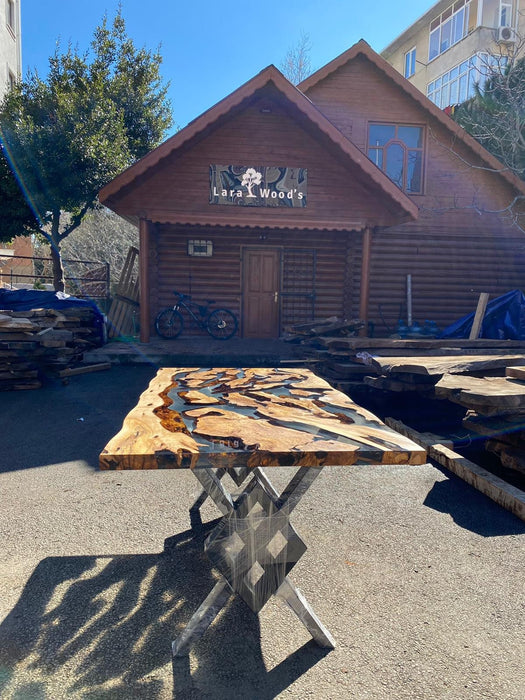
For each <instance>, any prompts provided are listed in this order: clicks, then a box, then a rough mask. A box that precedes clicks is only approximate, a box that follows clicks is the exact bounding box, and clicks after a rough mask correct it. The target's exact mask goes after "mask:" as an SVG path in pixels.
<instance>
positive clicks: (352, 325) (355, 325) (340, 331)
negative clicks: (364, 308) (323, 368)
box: [282, 316, 365, 343]
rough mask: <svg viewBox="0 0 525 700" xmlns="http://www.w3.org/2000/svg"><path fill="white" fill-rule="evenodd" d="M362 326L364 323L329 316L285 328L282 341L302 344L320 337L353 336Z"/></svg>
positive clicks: (357, 320)
mask: <svg viewBox="0 0 525 700" xmlns="http://www.w3.org/2000/svg"><path fill="white" fill-rule="evenodd" d="M364 325H365V324H364V322H363V321H360V320H359V319H353V320H348V319H340V318H339V317H337V316H330V317H329V318H324V319H318V320H315V321H309V322H308V323H297V324H295V325H293V326H287V327H286V328H285V334H284V335H283V336H282V340H285V341H286V342H289V343H293V342H302V343H304V342H309V341H311V340H312V339H313V338H318V337H320V336H334V335H335V336H336V337H340V336H343V337H348V336H355V335H357V333H358V331H359V330H360V329H361V328H363V327H364Z"/></svg>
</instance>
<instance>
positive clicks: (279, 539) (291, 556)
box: [172, 467, 335, 656]
mask: <svg viewBox="0 0 525 700" xmlns="http://www.w3.org/2000/svg"><path fill="white" fill-rule="evenodd" d="M320 472H321V467H301V468H299V469H298V470H297V472H296V473H295V475H294V476H293V478H292V479H291V480H290V482H289V483H288V485H287V486H286V487H285V489H284V490H283V492H282V493H281V494H279V493H278V492H277V491H276V490H275V488H274V487H273V485H272V484H271V482H270V480H269V479H268V477H267V476H266V474H265V473H264V472H263V471H262V469H260V468H256V469H254V470H249V469H246V470H236V472H235V475H234V476H233V475H232V476H233V478H234V481H235V482H236V483H237V484H238V485H240V483H242V482H243V481H244V480H245V478H246V475H247V474H249V473H252V478H251V480H250V482H249V483H248V484H247V486H246V488H245V490H244V491H243V492H242V494H241V495H240V496H239V497H238V498H237V499H236V500H235V501H234V500H233V498H232V496H231V494H230V493H229V492H228V491H227V489H226V488H225V486H224V484H223V483H222V477H223V476H224V474H225V470H223V469H217V470H213V469H202V468H201V469H195V470H194V471H193V473H194V474H195V476H196V477H197V479H198V480H199V481H200V483H201V485H202V487H203V489H204V491H203V494H204V493H205V494H206V495H207V496H210V497H211V498H212V500H213V501H214V503H215V504H216V505H217V507H218V508H219V510H220V511H221V512H222V513H223V514H224V518H223V519H222V520H221V522H220V523H219V525H218V526H217V528H216V529H215V530H214V531H213V532H212V533H211V534H210V535H209V537H208V538H207V540H206V543H205V551H206V552H207V553H208V556H209V558H210V559H211V561H212V563H213V564H214V565H215V566H216V567H217V568H218V569H219V571H220V572H221V578H220V580H219V581H218V582H217V584H216V585H215V587H214V588H213V590H212V591H211V593H210V594H209V595H208V596H207V598H206V599H205V600H204V601H203V603H202V604H201V605H200V607H199V608H198V610H197V611H196V612H195V613H194V615H193V617H192V618H191V620H190V622H189V623H188V625H187V626H186V629H185V630H184V632H183V633H182V634H181V635H180V636H179V637H178V639H177V640H175V641H174V642H173V645H172V651H173V655H174V656H183V655H185V654H187V653H188V651H189V649H190V647H191V645H192V644H193V643H194V642H195V641H197V639H199V638H200V637H201V636H202V635H203V634H204V632H205V631H206V629H207V628H208V626H209V625H210V624H211V623H212V621H213V620H214V619H215V617H216V616H217V614H218V613H219V611H220V610H221V608H222V607H223V606H224V605H225V604H226V601H227V600H228V598H229V596H230V595H231V593H232V592H235V593H237V594H238V595H240V596H241V597H242V598H243V600H244V601H245V602H246V603H247V604H248V606H249V607H250V608H251V609H252V610H253V611H254V612H258V611H259V610H260V609H261V608H262V607H263V605H264V604H265V603H266V602H267V600H268V599H269V598H270V597H271V596H272V595H274V594H276V595H278V596H279V597H280V598H282V599H283V600H284V601H285V602H286V603H287V605H288V606H289V607H290V608H291V609H292V610H293V612H294V613H295V614H296V615H297V617H298V618H299V619H300V620H301V622H302V623H303V624H304V626H305V627H306V628H307V630H308V631H309V632H310V634H311V635H312V637H313V638H314V640H315V641H316V642H317V644H319V645H320V646H322V647H327V648H334V646H335V642H334V639H333V638H332V636H331V635H330V633H329V632H328V630H327V629H326V628H325V627H324V626H323V624H322V623H321V622H320V620H319V619H318V618H317V616H316V615H315V613H314V612H313V610H312V608H311V607H310V605H309V604H308V602H307V601H306V599H305V598H304V596H303V595H302V594H301V592H300V591H299V590H298V589H297V588H296V587H295V586H294V585H293V584H292V582H291V581H290V580H289V578H288V576H287V574H288V572H289V571H290V569H291V568H292V567H293V566H294V564H295V563H296V562H297V561H298V560H299V558H300V557H301V556H302V554H303V553H304V552H305V551H306V545H305V544H304V542H302V540H301V538H300V537H299V536H298V535H297V533H296V532H295V530H294V528H293V527H292V526H291V525H290V522H289V514H290V513H291V511H292V510H293V509H294V508H295V506H296V505H297V504H298V502H299V501H300V499H301V498H302V496H303V495H304V494H305V493H306V491H307V490H308V488H309V487H310V486H311V484H312V483H313V481H314V480H315V479H316V478H317V476H318V475H319V473H320ZM203 494H201V495H200V496H199V498H198V499H197V501H196V502H195V503H194V505H193V506H192V508H191V511H195V510H198V508H200V506H201V505H202V503H204V500H205V498H206V496H204V497H203Z"/></svg>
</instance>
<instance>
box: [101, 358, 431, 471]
mask: <svg viewBox="0 0 525 700" xmlns="http://www.w3.org/2000/svg"><path fill="white" fill-rule="evenodd" d="M425 461H426V453H425V450H424V449H421V447H419V446H418V445H416V444H415V443H413V442H412V441H411V440H408V439H407V438H405V437H404V436H401V435H399V434H397V433H396V432H395V431H393V430H391V429H390V428H388V427H387V426H386V425H385V424H384V423H382V422H381V421H380V420H379V419H378V418H377V417H376V416H374V415H373V414H372V413H370V412H369V411H367V410H365V409H363V408H362V407H360V406H358V405H357V404H355V403H354V402H353V401H352V400H351V399H350V398H349V397H348V396H345V394H342V393H341V392H338V391H336V390H334V389H333V388H332V387H331V386H330V384H328V382H326V381H324V380H323V379H320V378H319V377H317V376H316V375H315V374H313V373H312V372H311V371H310V370H307V369H290V370H287V369H281V368H279V369H268V368H262V369H254V368H250V369H235V368H219V369H199V368H193V369H187V368H185V369H177V368H166V369H161V370H159V372H158V373H157V375H156V376H155V377H154V378H153V380H152V381H151V382H150V385H149V386H148V388H147V389H146V391H145V392H144V393H143V394H142V396H141V397H140V399H139V402H138V404H137V406H136V407H135V408H134V409H133V410H132V411H131V412H130V413H129V414H128V415H127V416H126V418H125V420H124V425H123V427H122V430H121V431H120V432H119V433H118V435H116V436H115V437H114V438H113V439H112V440H110V442H109V443H108V445H107V446H106V448H105V449H104V450H103V451H102V453H101V455H100V468H101V469H159V468H161V469H162V468H163V469H180V468H191V469H193V468H196V467H210V466H211V467H225V468H235V467H242V466H248V467H258V466H309V467H313V466H329V465H350V464H357V463H359V464H424V463H425Z"/></svg>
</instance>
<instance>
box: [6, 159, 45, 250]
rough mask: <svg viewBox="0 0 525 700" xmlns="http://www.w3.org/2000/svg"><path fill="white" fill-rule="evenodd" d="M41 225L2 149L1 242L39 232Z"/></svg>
mask: <svg viewBox="0 0 525 700" xmlns="http://www.w3.org/2000/svg"><path fill="white" fill-rule="evenodd" d="M38 229H39V223H38V220H37V219H36V217H35V216H34V214H33V212H32V210H31V207H30V206H29V205H28V203H27V200H26V198H25V197H24V194H23V192H22V190H21V188H20V185H19V184H18V182H17V179H16V177H15V175H14V174H13V171H12V170H11V167H10V165H9V163H8V161H7V157H6V154H5V152H4V149H3V148H1V147H0V242H3V243H5V242H9V241H11V239H12V238H14V237H15V236H24V235H28V234H30V233H33V232H35V231H38Z"/></svg>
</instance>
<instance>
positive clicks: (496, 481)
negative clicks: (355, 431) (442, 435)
mask: <svg viewBox="0 0 525 700" xmlns="http://www.w3.org/2000/svg"><path fill="white" fill-rule="evenodd" d="M385 423H386V424H387V425H389V426H390V427H391V428H393V429H394V430H396V431H397V432H399V433H402V434H403V435H406V436H407V437H408V438H410V440H413V441H414V442H415V443H417V444H419V445H421V446H422V447H425V449H426V450H427V452H428V456H429V457H430V459H433V460H434V461H436V462H438V464H441V465H442V466H444V467H446V468H447V469H448V470H449V471H451V472H453V473H454V474H456V475H457V476H459V478H460V479H463V481H466V482H467V484H470V485H471V486H473V487H474V488H475V489H477V490H478V491H480V492H481V493H483V494H485V496H488V497H489V498H490V499H491V500H493V501H494V502H495V503H497V504H498V505H500V506H501V507H502V508H505V509H506V510H508V511H510V512H511V513H513V514H514V515H516V516H517V517H518V518H520V519H521V520H524V521H525V491H522V490H521V489H518V488H516V487H515V486H511V485H510V484H507V483H506V482H505V481H503V479H500V478H499V477H497V476H495V475H494V474H491V473H490V472H489V471H487V470H486V469H484V468H483V467H480V466H479V465H478V464H475V463H474V462H471V461H470V460H468V459H466V458H465V457H463V456H462V455H460V454H458V453H457V452H454V451H453V450H451V449H450V448H449V447H447V446H445V445H442V444H440V443H435V442H433V441H432V440H430V441H427V440H425V439H424V437H421V434H420V433H418V432H417V431H416V430H414V429H413V428H410V427H409V426H407V425H404V424H403V423H402V422H401V421H398V420H395V419H393V418H386V419H385Z"/></svg>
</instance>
